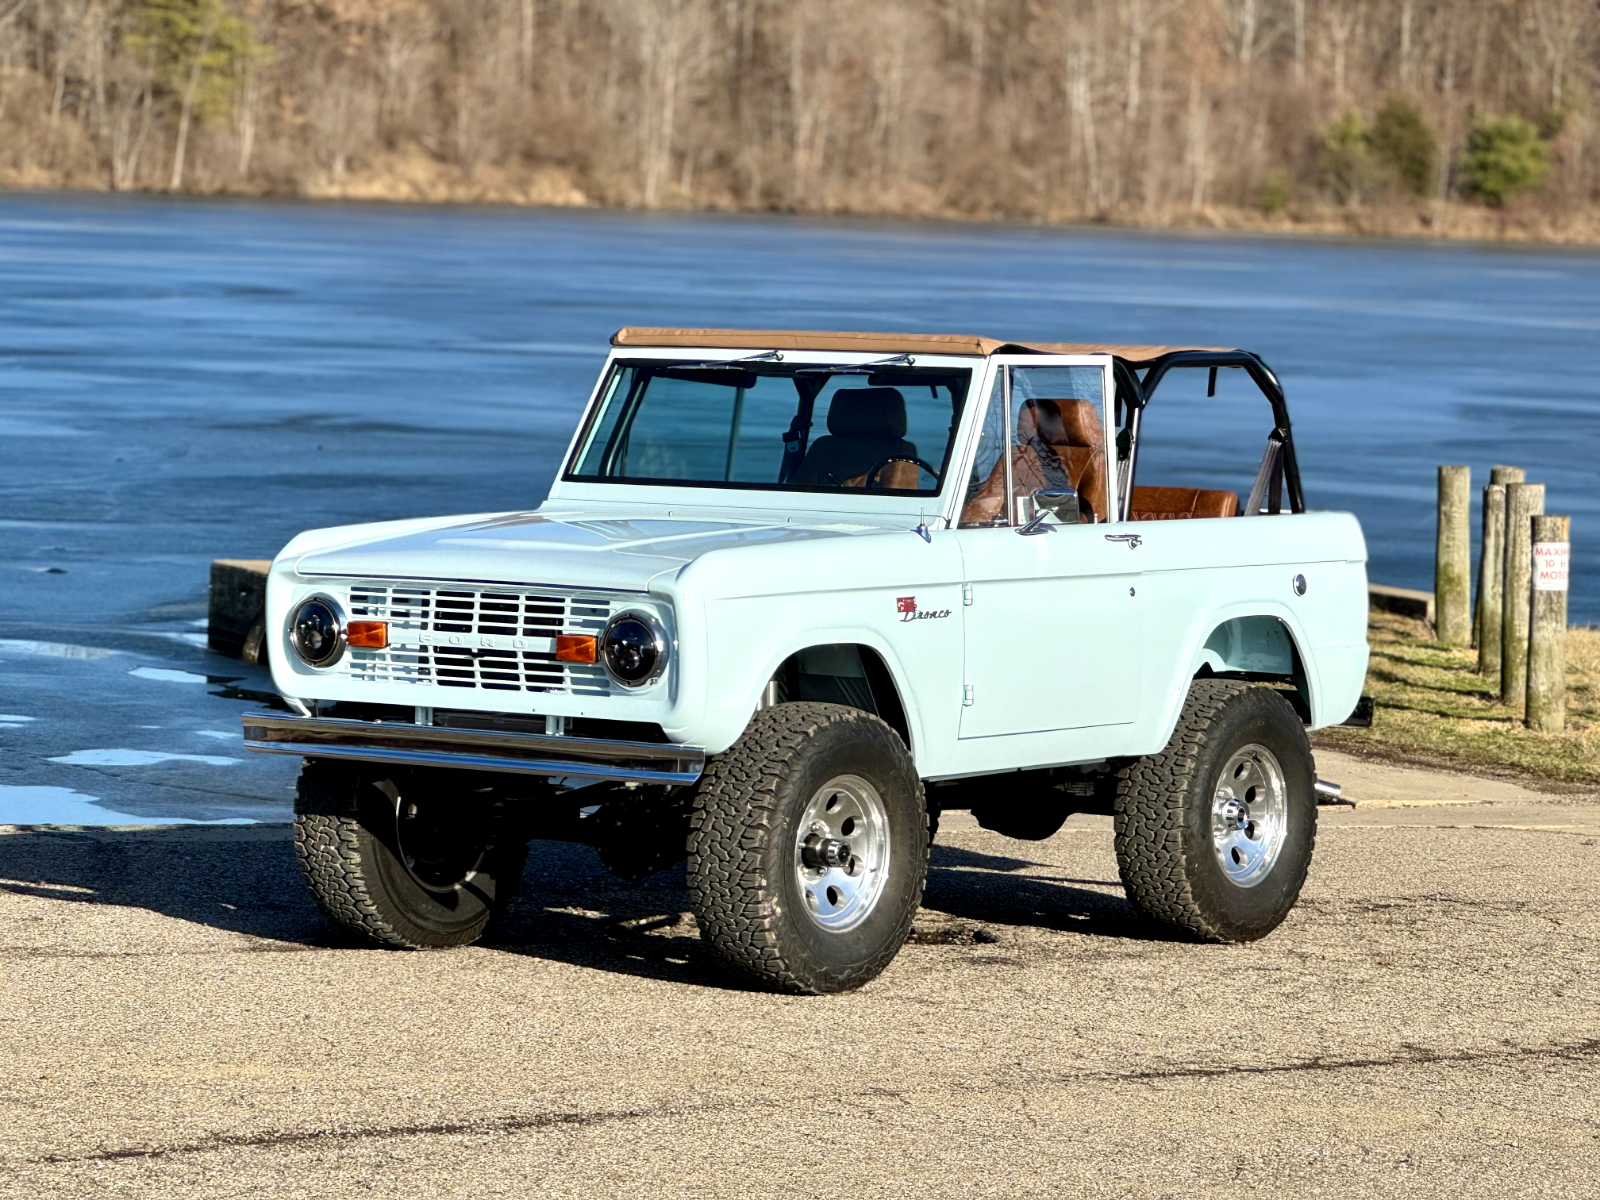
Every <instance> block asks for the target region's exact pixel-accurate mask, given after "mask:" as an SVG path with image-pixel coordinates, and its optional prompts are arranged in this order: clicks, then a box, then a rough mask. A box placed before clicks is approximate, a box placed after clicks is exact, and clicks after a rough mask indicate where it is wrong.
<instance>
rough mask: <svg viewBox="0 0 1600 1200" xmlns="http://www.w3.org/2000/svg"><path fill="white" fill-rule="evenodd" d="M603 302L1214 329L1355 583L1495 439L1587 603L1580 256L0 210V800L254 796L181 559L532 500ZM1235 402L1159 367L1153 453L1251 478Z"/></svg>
mask: <svg viewBox="0 0 1600 1200" xmlns="http://www.w3.org/2000/svg"><path fill="white" fill-rule="evenodd" d="M624 324H639V325H711V326H716V325H735V326H754V327H779V328H783V327H800V328H829V329H850V328H869V329H891V330H901V331H938V332H964V333H965V332H971V333H985V334H992V335H998V336H1002V337H1006V338H1012V339H1016V340H1030V339H1032V340H1050V341H1094V340H1109V341H1118V342H1135V343H1146V342H1155V343H1192V344H1197V345H1229V346H1243V347H1246V348H1249V349H1252V350H1256V351H1258V352H1259V353H1261V354H1262V355H1263V356H1264V357H1265V358H1266V360H1267V362H1268V363H1270V364H1271V365H1272V366H1273V368H1274V369H1275V370H1276V371H1277V373H1278V375H1279V376H1280V378H1281V379H1282V380H1283V383H1284V386H1285V389H1286V391H1287V394H1288V397H1289V402H1290V408H1291V412H1292V413H1293V416H1294V420H1295V431H1296V443H1297V446H1298V448H1299V453H1300V459H1301V465H1302V471H1303V474H1304V477H1305V490H1306V497H1307V501H1308V503H1309V504H1310V505H1311V506H1312V507H1314V508H1348V509H1351V510H1353V511H1355V512H1356V513H1357V514H1358V515H1359V516H1360V517H1361V520H1362V522H1363V525H1364V526H1365V528H1366V532H1367V537H1368V540H1369V544H1370V549H1371V554H1372V564H1371V573H1372V577H1373V578H1374V579H1376V580H1379V581H1382V582H1387V583H1394V584H1401V585H1405V586H1412V587H1431V586H1432V553H1433V495H1434V468H1435V467H1436V466H1437V465H1438V464H1439V463H1443V462H1462V463H1470V464H1472V467H1473V471H1474V484H1475V485H1477V484H1481V483H1482V482H1484V481H1486V479H1487V476H1488V468H1489V466H1490V464H1491V463H1495V462H1509V463H1517V464H1520V465H1523V466H1526V467H1528V468H1529V469H1530V476H1531V478H1533V479H1535V480H1537V481H1542V482H1544V483H1546V484H1547V485H1548V502H1547V510H1548V511H1551V512H1560V513H1570V514H1571V515H1572V516H1573V517H1574V524H1575V526H1576V529H1577V538H1576V540H1577V542H1578V553H1577V555H1576V562H1575V575H1574V584H1573V586H1574V591H1573V593H1572V596H1571V602H1572V611H1573V619H1574V620H1576V621H1585V622H1595V621H1600V569H1597V565H1596V564H1595V562H1594V561H1593V559H1592V558H1590V557H1589V556H1588V555H1587V554H1586V553H1585V547H1586V545H1587V542H1588V536H1589V531H1590V530H1591V529H1600V495H1597V488H1596V486H1595V484H1596V464H1597V462H1600V398H1597V388H1600V384H1597V378H1600V253H1596V252H1594V251H1578V250H1572V249H1565V248H1563V249H1519V248H1499V247H1494V248H1486V247H1475V246H1453V245H1433V244H1410V243H1370V242H1362V243H1354V242H1340V241H1277V240H1268V239H1261V238H1238V237H1219V236H1207V235H1180V234H1142V233H1126V232H1105V231H1083V230H1071V231H1063V230H1045V229H1027V228H1011V227H993V228H991V227H976V226H959V225H931V224H907V223H895V222H866V221H818V220H791V219H781V218H732V217H710V216H706V217H699V216H649V215H640V214H618V213H588V212H541V211H500V210H492V211H481V210H473V209H447V208H407V207H365V206H337V207H335V206H328V207H309V206H298V205H271V204H260V203H196V202H189V201H165V200H149V199H139V198H83V197H64V196H50V195H27V196H0V823H6V822H16V823H31V822H46V821H50V822H64V823H82V824H90V823H112V824H123V823H137V822H150V821H162V822H165V821H171V820H207V821H216V820H274V821H279V820H285V819H287V818H288V816H289V802H290V796H291V788H292V784H293V778H294V772H295V763H294V761H293V760H291V759H281V758H266V757H263V756H257V755H246V754H244V753H243V752H242V751H241V750H240V748H239V739H238V736H237V734H238V728H239V723H238V716H239V714H240V713H241V712H242V711H244V708H245V706H246V705H247V704H248V703H249V698H248V693H249V692H251V691H257V692H259V691H262V690H264V689H266V688H268V687H269V686H270V684H269V683H268V681H267V679H266V677H265V676H264V674H262V673H260V672H257V671H254V670H253V669H251V668H248V667H244V666H242V665H241V664H240V663H238V662H235V661H233V660H231V659H224V658H219V657H217V656H215V655H211V654H209V653H208V652H207V651H205V649H204V648H203V644H204V617H205V590H206V580H207V566H208V563H209V561H210V560H211V559H212V558H215V557H239V558H252V557H259V558H267V557H270V556H271V555H272V554H273V553H274V552H276V551H277V549H278V548H279V547H280V546H282V545H283V543H284V542H285V541H287V540H288V538H289V537H290V536H291V535H293V534H294V533H296V532H297V531H299V530H301V529H305V528H309V527H312V526H318V525H330V524H339V523H344V522H354V521H368V520H379V519H386V518H392V517H405V516H417V515H425V514H434V513H447V512H484V511H492V510H501V509H515V508H525V507H532V506H533V505H535V504H537V503H538V502H539V501H540V500H541V499H542V498H543V496H544V494H545V489H546V487H547V486H548V484H549V481H550V479H551V477H552V475H553V473H554V470H555V466H556V460H557V457H558V456H559V455H560V453H561V452H562V450H563V449H564V448H565V445H566V440H567V437H568V434H569V432H570V430H571V427H572V423H573V421H574V419H575V417H576V415H577V412H578V410H579V408H580V407H581V405H582V403H583V401H584V399H585V398H586V395H587V391H588V388H589V386H590V384H591V383H592V381H593V377H594V374H595V371H596V369H597V367H598V365H599V362H600V360H601V358H602V355H603V351H604V347H605V342H606V338H607V337H608V336H609V335H610V333H611V332H612V331H613V330H614V329H616V328H617V327H618V326H620V325H624ZM1196 382H1197V383H1198V381H1196ZM1163 399H1165V400H1167V401H1168V402H1167V403H1165V404H1163V403H1162V400H1163ZM1265 417H1266V411H1265V405H1264V404H1261V403H1260V402H1259V400H1256V401H1255V402H1254V403H1251V402H1250V401H1249V399H1248V397H1247V392H1246V390H1245V388H1244V387H1243V386H1242V385H1240V384H1238V383H1234V382H1233V381H1230V380H1228V379H1227V378H1226V377H1224V381H1223V386H1222V388H1221V390H1220V394H1219V396H1218V398H1217V399H1216V400H1211V401H1208V400H1206V399H1205V398H1204V395H1203V387H1196V388H1192V389H1190V390H1188V391H1185V392H1183V393H1181V394H1180V393H1179V391H1178V390H1177V389H1176V388H1174V389H1173V390H1172V391H1171V392H1167V391H1164V392H1163V393H1162V396H1161V397H1160V398H1158V402H1157V406H1153V408H1152V411H1151V413H1150V414H1149V416H1148V417H1147V422H1146V428H1147V430H1148V431H1149V432H1150V436H1151V438H1152V439H1153V444H1152V450H1151V455H1152V457H1151V464H1152V467H1154V466H1155V465H1156V464H1157V463H1158V462H1160V463H1161V464H1162V465H1166V466H1169V467H1170V468H1171V470H1172V471H1173V473H1174V474H1175V475H1177V476H1181V477H1187V478H1194V479H1195V481H1196V482H1201V477H1203V479H1204V481H1205V482H1207V483H1210V484H1212V485H1214V486H1231V487H1234V488H1236V489H1239V490H1248V486H1249V479H1250V477H1251V475H1252V474H1253V472H1254V465H1255V462H1256V460H1257V459H1258V458H1259V455H1260V451H1261V442H1262V438H1263V437H1264V435H1265V433H1266V430H1267V425H1266V423H1265ZM1475 490H1476V489H1475Z"/></svg>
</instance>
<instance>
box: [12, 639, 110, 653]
mask: <svg viewBox="0 0 1600 1200" xmlns="http://www.w3.org/2000/svg"><path fill="white" fill-rule="evenodd" d="M0 650H15V651H17V653H19V654H48V655H50V656H51V657H52V658H110V657H111V656H112V655H113V654H121V653H122V651H120V650H105V649H102V648H101V647H99V646H71V645H68V644H67V643H66V642H30V641H26V640H23V639H20V638H0Z"/></svg>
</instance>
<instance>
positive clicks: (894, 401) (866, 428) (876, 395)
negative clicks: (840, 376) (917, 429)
mask: <svg viewBox="0 0 1600 1200" xmlns="http://www.w3.org/2000/svg"><path fill="white" fill-rule="evenodd" d="M828 432H829V433H832V434H836V435H838V436H840V437H881V438H903V437H905V435H906V398H905V397H904V396H902V395H901V394H900V389H899V388H892V387H864V388H840V389H839V390H838V391H837V392H835V393H834V394H833V403H832V404H830V405H829V406H828Z"/></svg>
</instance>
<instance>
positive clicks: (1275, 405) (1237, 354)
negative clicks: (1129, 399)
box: [1129, 350, 1306, 513]
mask: <svg viewBox="0 0 1600 1200" xmlns="http://www.w3.org/2000/svg"><path fill="white" fill-rule="evenodd" d="M1175 367H1209V368H1211V369H1212V370H1216V369H1217V368H1218V367H1239V368H1241V369H1242V370H1244V371H1245V372H1246V373H1247V374H1248V375H1249V376H1250V378H1251V379H1253V380H1254V381H1255V385H1256V386H1257V387H1258V388H1260V389H1261V394H1262V395H1263V396H1265V397H1266V398H1267V403H1268V404H1270V405H1271V406H1272V420H1273V425H1274V429H1273V432H1274V433H1276V434H1277V436H1278V437H1279V438H1280V439H1282V441H1283V480H1284V483H1285V484H1287V485H1288V489H1289V511H1290V512H1296V513H1303V512H1305V510H1306V502H1305V497H1304V496H1303V495H1302V494H1301V491H1300V463H1299V460H1298V459H1296V457H1295V452H1294V434H1293V433H1292V431H1291V430H1290V428H1289V404H1288V401H1287V400H1285V399H1284V396H1283V385H1282V384H1280V383H1279V382H1278V377H1277V376H1276V375H1274V374H1273V372H1272V368H1271V367H1269V366H1267V364H1266V363H1265V362H1263V361H1262V359H1261V356H1260V355H1259V354H1253V353H1251V352H1250V351H1249V350H1175V351H1173V352H1172V353H1171V354H1163V355H1162V356H1161V357H1160V358H1158V359H1155V360H1154V361H1153V362H1151V363H1150V365H1149V367H1148V368H1146V370H1145V373H1144V378H1143V379H1141V380H1139V400H1138V409H1137V410H1136V411H1135V412H1134V413H1133V414H1132V417H1131V423H1132V426H1133V430H1134V439H1133V461H1132V462H1130V463H1129V467H1130V474H1132V468H1134V467H1135V466H1136V465H1137V462H1138V454H1139V438H1138V423H1139V417H1140V413H1142V412H1143V410H1144V407H1145V405H1147V404H1149V403H1150V400H1151V397H1153V396H1154V395H1155V392H1156V388H1158V387H1160V386H1161V381H1162V379H1164V378H1166V374H1167V372H1168V371H1171V370H1172V369H1173V368H1175Z"/></svg>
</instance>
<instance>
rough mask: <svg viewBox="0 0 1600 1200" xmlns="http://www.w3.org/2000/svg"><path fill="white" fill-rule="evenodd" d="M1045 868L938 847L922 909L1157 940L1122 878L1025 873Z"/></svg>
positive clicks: (1062, 930) (931, 859) (991, 921)
mask: <svg viewBox="0 0 1600 1200" xmlns="http://www.w3.org/2000/svg"><path fill="white" fill-rule="evenodd" d="M1039 867H1045V868H1046V869H1048V864H1044V863H1034V862H1030V861H1028V860H1026V859H1021V858H1010V857H1003V856H1000V855H994V854H983V853H980V852H978V851H975V850H965V849H962V848H961V847H959V846H941V845H935V846H934V847H933V853H932V854H931V855H930V856H929V860H928V886H927V890H926V891H925V892H924V893H923V896H922V907H923V908H924V909H926V910H931V911H933V912H938V913H943V914H944V915H946V916H948V917H954V918H957V919H960V920H964V921H972V922H975V923H977V924H980V925H1013V926H1026V927H1029V928H1033V929H1049V930H1052V931H1055V932H1059V933H1081V934H1086V935H1090V936H1097V937H1116V938H1132V939H1135V940H1139V941H1149V940H1152V933H1151V930H1150V927H1149V925H1148V924H1147V923H1145V922H1143V921H1141V920H1140V919H1139V917H1138V915H1137V914H1136V913H1135V912H1134V909H1133V905H1131V904H1129V903H1128V901H1127V898H1126V897H1125V896H1124V895H1123V893H1122V884H1121V882H1120V881H1118V880H1116V879H1108V880H1102V879H1070V878H1066V877H1064V876H1056V875H1039V874H1029V875H1023V874H1021V873H1020V872H1022V871H1023V870H1025V869H1027V868H1039ZM1091 888H1109V889H1115V890H1114V891H1109V892H1107V891H1092V890H1090V889H1091Z"/></svg>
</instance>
